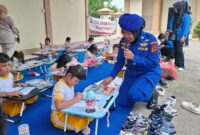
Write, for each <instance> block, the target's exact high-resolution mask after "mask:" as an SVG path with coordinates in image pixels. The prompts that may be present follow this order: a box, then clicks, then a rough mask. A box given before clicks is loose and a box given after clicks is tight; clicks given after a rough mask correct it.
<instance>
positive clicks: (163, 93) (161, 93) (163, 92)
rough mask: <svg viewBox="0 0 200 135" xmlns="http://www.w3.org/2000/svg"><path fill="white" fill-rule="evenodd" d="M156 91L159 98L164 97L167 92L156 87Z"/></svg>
mask: <svg viewBox="0 0 200 135" xmlns="http://www.w3.org/2000/svg"><path fill="white" fill-rule="evenodd" d="M156 91H157V92H158V94H159V96H164V95H165V93H166V90H165V89H164V88H163V87H161V86H156Z"/></svg>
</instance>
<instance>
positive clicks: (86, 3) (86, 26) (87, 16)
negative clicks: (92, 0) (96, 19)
mask: <svg viewBox="0 0 200 135" xmlns="http://www.w3.org/2000/svg"><path fill="white" fill-rule="evenodd" d="M88 3H89V2H88V0H85V42H87V40H88V38H89V26H88V18H89V13H88Z"/></svg>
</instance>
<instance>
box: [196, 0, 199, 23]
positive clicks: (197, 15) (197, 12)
mask: <svg viewBox="0 0 200 135" xmlns="http://www.w3.org/2000/svg"><path fill="white" fill-rule="evenodd" d="M196 2H197V7H196V10H197V11H196V24H197V23H198V22H199V21H200V0H197V1H196Z"/></svg>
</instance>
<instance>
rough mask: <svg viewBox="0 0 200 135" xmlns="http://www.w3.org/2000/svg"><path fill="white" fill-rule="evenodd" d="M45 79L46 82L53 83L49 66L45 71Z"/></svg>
mask: <svg viewBox="0 0 200 135" xmlns="http://www.w3.org/2000/svg"><path fill="white" fill-rule="evenodd" d="M45 81H47V82H48V83H53V74H52V71H51V69H50V68H48V69H47V71H46V75H45Z"/></svg>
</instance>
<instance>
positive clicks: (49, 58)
mask: <svg viewBox="0 0 200 135" xmlns="http://www.w3.org/2000/svg"><path fill="white" fill-rule="evenodd" d="M48 61H49V62H50V61H52V55H51V54H50V53H49V54H48Z"/></svg>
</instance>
